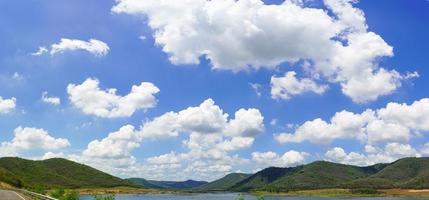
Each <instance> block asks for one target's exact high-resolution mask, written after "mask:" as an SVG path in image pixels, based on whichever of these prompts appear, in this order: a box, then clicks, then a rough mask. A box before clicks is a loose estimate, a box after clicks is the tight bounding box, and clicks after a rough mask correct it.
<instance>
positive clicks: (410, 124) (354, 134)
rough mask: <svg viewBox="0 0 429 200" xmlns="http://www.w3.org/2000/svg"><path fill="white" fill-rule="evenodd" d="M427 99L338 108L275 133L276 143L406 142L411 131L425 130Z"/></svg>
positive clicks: (428, 120) (427, 125)
mask: <svg viewBox="0 0 429 200" xmlns="http://www.w3.org/2000/svg"><path fill="white" fill-rule="evenodd" d="M428 116H429V99H421V100H419V101H415V102H414V103H412V104H411V105H407V104H398V103H389V104H388V105H387V106H386V108H382V109H378V110H366V111H365V112H363V113H361V114H355V113H351V112H348V111H342V112H338V113H336V114H335V115H334V117H332V119H331V120H330V122H326V121H324V120H322V119H320V118H319V119H315V120H312V121H307V122H305V123H304V124H302V125H301V126H299V127H298V128H297V129H296V130H295V133H281V134H278V135H276V136H275V138H276V140H277V141H279V142H280V143H290V142H295V143H299V142H303V141H310V142H312V143H318V144H326V143H330V142H332V141H333V140H336V139H359V140H361V141H366V142H367V143H368V144H376V143H389V142H397V143H407V142H408V141H409V139H410V138H411V137H412V136H413V133H417V132H419V131H429V117H428Z"/></svg>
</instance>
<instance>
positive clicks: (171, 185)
mask: <svg viewBox="0 0 429 200" xmlns="http://www.w3.org/2000/svg"><path fill="white" fill-rule="evenodd" d="M126 180H128V181H129V182H131V183H134V184H137V185H140V186H143V187H145V188H152V189H189V188H195V187H198V186H201V185H204V184H207V182H206V181H194V180H187V181H154V180H146V179H143V178H129V179H126Z"/></svg>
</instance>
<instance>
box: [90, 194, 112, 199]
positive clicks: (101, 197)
mask: <svg viewBox="0 0 429 200" xmlns="http://www.w3.org/2000/svg"><path fill="white" fill-rule="evenodd" d="M94 200H115V195H94Z"/></svg>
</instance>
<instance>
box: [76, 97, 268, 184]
mask: <svg viewBox="0 0 429 200" xmlns="http://www.w3.org/2000/svg"><path fill="white" fill-rule="evenodd" d="M263 119H264V118H263V116H262V114H261V113H260V111H259V110H257V109H254V108H250V109H239V110H238V111H237V112H236V113H235V116H234V118H232V119H228V114H227V113H224V112H223V110H222V109H221V108H220V107H219V106H217V105H216V104H215V102H214V101H213V100H212V99H207V100H205V101H204V102H202V103H201V104H200V105H199V106H195V107H189V108H186V109H184V110H182V111H179V112H167V113H165V114H163V115H161V116H159V117H156V118H154V119H152V120H150V121H147V122H145V123H144V124H143V125H142V126H141V127H140V128H139V129H136V128H135V127H134V126H131V125H126V126H123V127H122V128H120V129H119V130H118V131H116V132H113V133H110V134H109V135H108V136H107V137H106V138H104V139H102V140H94V141H92V142H90V143H89V144H88V147H87V149H86V150H84V151H83V152H82V154H81V155H71V156H69V158H71V159H75V160H77V161H81V162H84V163H88V164H91V165H93V166H95V167H98V168H100V169H103V170H106V171H109V172H112V173H115V174H119V175H124V176H129V175H130V174H134V175H135V174H139V175H141V176H144V177H147V178H155V179H160V178H164V179H165V178H167V179H172V180H181V179H186V178H198V179H202V178H204V179H211V178H213V177H218V176H219V175H223V174H224V173H227V172H230V171H231V170H232V168H233V166H236V165H238V164H242V163H244V162H246V159H243V158H239V157H238V156H237V155H234V154H232V153H233V152H234V151H238V150H241V149H245V148H248V147H250V146H251V145H252V144H253V142H254V140H255V137H256V136H257V135H259V134H260V133H262V132H263V131H264V124H263ZM179 134H186V135H188V136H189V137H188V138H187V139H186V140H184V141H183V145H184V147H185V148H186V149H187V151H186V152H170V153H167V154H163V155H159V156H155V157H149V158H147V159H146V162H145V163H139V162H137V159H136V158H135V157H134V156H133V155H132V151H133V150H135V149H136V148H138V147H139V146H140V143H141V142H142V141H143V140H149V139H165V138H173V137H178V136H179ZM107 146H108V147H109V148H106V147H107ZM106 163H109V165H106ZM178 170H180V171H181V172H182V173H181V174H177V173H173V172H177V171H178ZM169 174H170V175H171V176H169Z"/></svg>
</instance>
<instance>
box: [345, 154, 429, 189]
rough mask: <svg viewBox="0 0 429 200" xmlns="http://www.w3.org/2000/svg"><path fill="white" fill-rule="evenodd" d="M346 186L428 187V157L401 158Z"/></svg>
mask: <svg viewBox="0 0 429 200" xmlns="http://www.w3.org/2000/svg"><path fill="white" fill-rule="evenodd" d="M346 186H347V187H351V188H358V187H364V186H370V187H372V188H415V189H420V188H429V158H403V159H400V160H397V161H395V162H393V163H391V164H389V165H388V166H386V167H385V168H384V169H383V170H381V171H380V172H378V173H376V174H374V175H372V176H369V177H366V178H362V179H358V180H355V181H351V182H350V183H348V184H346Z"/></svg>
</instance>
